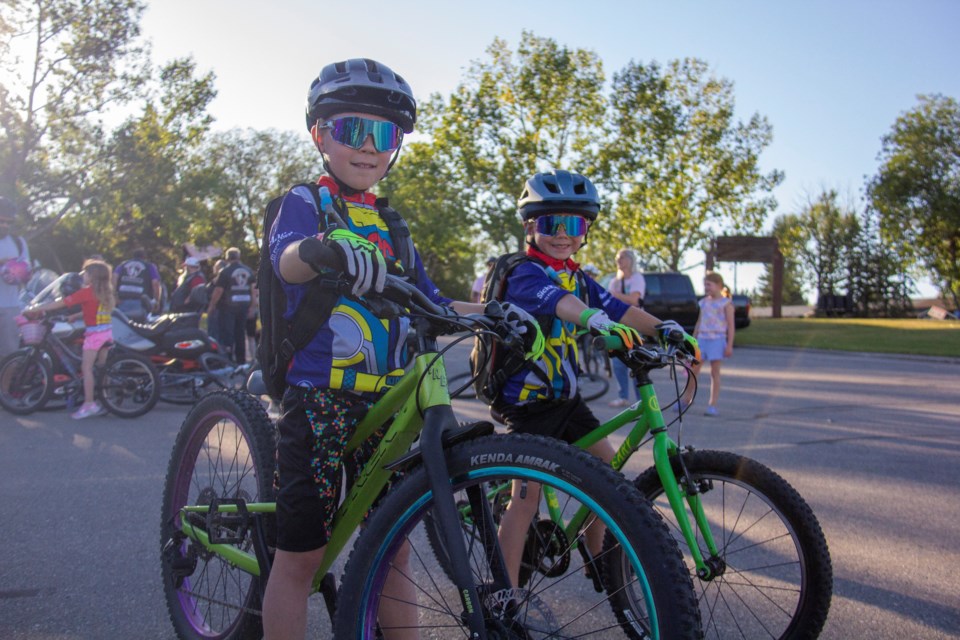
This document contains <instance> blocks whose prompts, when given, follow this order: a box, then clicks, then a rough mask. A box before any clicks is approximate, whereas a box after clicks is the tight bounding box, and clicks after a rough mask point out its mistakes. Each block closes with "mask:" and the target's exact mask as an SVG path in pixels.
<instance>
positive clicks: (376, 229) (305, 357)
mask: <svg viewBox="0 0 960 640" xmlns="http://www.w3.org/2000/svg"><path fill="white" fill-rule="evenodd" d="M319 184H320V186H321V187H328V188H329V189H330V193H331V194H333V195H334V196H335V197H336V195H337V193H338V189H337V186H336V183H334V182H333V180H331V179H330V178H327V177H323V178H321V179H320V181H319ZM344 202H345V204H346V209H347V211H346V214H347V215H346V216H345V218H346V222H347V224H348V225H349V226H350V229H351V230H352V231H353V232H354V233H356V234H357V235H360V236H362V237H364V238H366V239H368V240H370V241H371V242H373V243H374V244H376V245H377V247H379V249H380V251H381V252H382V253H383V255H384V257H385V258H386V259H387V261H388V262H390V261H391V260H392V259H393V257H394V251H393V244H392V242H391V239H390V233H389V231H388V230H387V223H386V222H384V220H383V218H382V217H381V216H380V214H379V212H378V211H377V207H376V205H375V197H374V196H373V195H372V194H369V193H364V194H358V195H357V196H348V197H345V198H344ZM319 228H320V214H319V212H318V211H317V207H316V204H315V203H314V199H313V195H312V194H311V192H310V190H309V189H308V188H307V187H304V186H298V187H294V188H293V189H291V190H290V191H289V192H288V193H287V195H286V196H284V199H283V202H282V204H281V205H280V212H279V214H278V215H277V219H276V221H275V222H274V225H273V228H272V229H271V231H270V260H271V262H272V263H273V269H274V272H275V273H277V274H278V275H279V273H280V264H279V263H280V256H281V254H282V253H283V250H284V249H285V248H286V247H287V245H289V244H290V243H291V242H296V241H298V240H302V239H304V238H306V237H311V236H315V235H316V234H317V232H318V230H319ZM414 256H415V259H416V265H415V268H416V270H417V288H419V289H420V290H421V291H423V292H424V293H425V294H426V295H427V296H428V297H429V298H430V299H431V300H432V301H434V302H435V303H438V304H446V303H449V302H450V299H449V298H444V297H442V296H440V292H439V290H438V289H437V287H436V286H435V285H434V284H433V282H431V280H430V278H429V277H427V274H426V272H425V271H424V269H423V262H422V261H421V260H420V255H419V254H417V253H416V252H414ZM281 281H282V282H283V288H284V291H285V292H286V294H287V313H286V316H285V317H286V318H287V319H290V318H292V317H293V313H294V311H295V310H296V308H297V306H298V305H299V304H300V302H301V300H302V299H303V296H304V294H305V293H306V291H307V290H308V284H309V283H302V284H290V283H287V282H285V281H283V278H282V277H281ZM409 328H410V323H409V320H408V319H407V318H403V317H401V318H394V319H390V320H382V319H380V318H377V317H376V316H375V315H374V314H373V312H371V311H370V310H369V309H368V308H367V307H366V306H365V305H364V304H362V302H358V301H356V300H351V299H349V298H347V297H346V296H341V297H340V298H339V299H338V300H337V303H336V305H335V306H334V309H333V313H332V314H331V316H330V319H329V320H327V321H326V322H325V323H324V324H323V325H322V326H321V327H320V330H319V331H318V332H317V335H316V336H314V338H313V340H312V341H311V342H310V344H308V345H307V346H306V347H305V348H304V349H302V350H300V351H298V352H297V353H295V354H294V356H293V360H292V362H291V363H290V368H289V369H288V370H287V383H288V384H289V385H290V386H300V387H316V388H329V389H349V390H353V391H356V392H358V393H364V392H380V391H383V390H384V389H386V388H387V387H389V386H391V385H392V384H394V383H395V382H396V381H397V380H398V379H399V377H400V376H402V375H403V373H404V371H403V367H404V366H405V365H406V360H407V351H406V348H405V343H406V339H407V334H408V332H409Z"/></svg>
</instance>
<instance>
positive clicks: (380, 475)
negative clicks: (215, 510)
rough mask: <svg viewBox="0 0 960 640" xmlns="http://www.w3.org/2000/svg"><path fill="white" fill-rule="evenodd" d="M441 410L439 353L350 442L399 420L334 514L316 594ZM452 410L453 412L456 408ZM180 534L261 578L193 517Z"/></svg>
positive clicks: (251, 507) (264, 506)
mask: <svg viewBox="0 0 960 640" xmlns="http://www.w3.org/2000/svg"><path fill="white" fill-rule="evenodd" d="M421 380H422V383H421ZM439 406H447V407H450V395H449V393H448V389H447V382H446V370H445V368H444V366H443V360H442V358H439V357H437V354H436V353H423V354H420V355H418V356H417V357H416V359H415V360H414V363H413V367H412V368H411V369H410V370H408V371H407V372H406V374H404V375H403V377H401V378H400V380H399V381H398V382H397V383H396V384H395V385H394V386H393V387H391V388H390V389H389V390H388V391H387V392H386V393H385V394H384V396H383V397H382V398H380V400H378V401H377V403H376V404H374V405H373V407H371V408H370V411H369V412H368V413H367V414H366V416H365V417H364V418H363V420H362V421H361V422H360V424H359V425H358V426H357V430H356V432H355V433H354V435H353V438H352V439H351V440H350V442H349V443H347V451H348V452H349V451H353V450H354V449H356V448H357V446H359V445H360V443H362V442H363V441H364V440H366V439H367V438H368V437H369V436H370V435H371V434H372V433H373V432H374V431H375V430H376V429H377V428H378V427H380V426H381V425H383V424H385V423H386V422H387V421H388V420H389V419H390V418H391V417H393V418H394V419H393V422H392V424H391V425H390V428H389V429H388V430H387V432H386V434H385V435H384V437H383V440H382V441H381V443H380V445H379V446H378V447H377V449H376V451H375V452H374V454H373V456H372V457H371V458H370V461H369V462H368V463H367V464H366V465H365V466H364V468H363V471H362V472H361V474H360V476H359V478H358V479H357V481H356V482H355V483H354V484H353V486H352V487H351V489H350V491H349V492H348V493H347V495H346V498H345V499H344V501H343V502H342V504H341V505H340V508H339V509H337V512H336V514H335V515H334V518H333V526H332V532H331V536H330V541H329V543H328V544H327V548H326V552H325V553H324V557H323V562H322V564H321V565H320V569H319V570H318V572H317V574H316V576H315V578H314V582H313V586H314V590H315V591H317V590H319V588H320V582H321V580H322V578H323V576H324V575H326V573H327V572H328V571H329V570H330V567H331V566H332V565H333V563H334V562H335V561H336V559H337V556H339V554H340V552H341V551H343V548H344V547H345V546H346V544H347V543H348V542H349V540H350V536H351V535H352V534H353V532H354V531H356V530H357V528H358V527H359V526H360V523H361V522H362V520H363V518H364V516H365V515H366V513H367V512H368V511H369V510H370V507H371V506H372V505H373V503H374V501H375V500H376V499H377V497H378V496H379V495H380V493H381V491H382V490H383V489H384V487H386V485H387V482H388V481H389V479H390V476H391V475H393V470H392V469H391V468H390V464H391V463H392V462H394V461H395V460H397V459H399V458H400V457H402V456H404V455H406V454H407V453H408V452H409V450H410V445H411V444H412V443H413V441H414V440H415V439H416V438H417V435H418V434H419V433H420V431H421V429H422V427H423V415H422V412H423V411H424V410H426V409H428V408H430V407H439ZM450 410H451V412H452V408H451V409H450ZM276 507H277V505H276V503H274V502H251V503H248V504H247V505H246V510H247V511H248V512H250V513H274V512H275V511H276ZM208 511H209V506H207V505H188V506H185V507H183V512H184V513H185V514H187V513H198V514H203V515H206V514H207V512H208ZM237 511H238V508H237V506H236V505H231V504H223V505H220V507H219V512H220V513H237ZM181 530H182V531H183V533H184V534H186V536H187V537H189V538H192V539H193V540H196V541H197V542H199V543H200V544H201V545H203V546H204V547H206V548H208V549H210V550H211V551H213V552H214V553H216V554H218V555H220V556H222V557H223V558H225V559H226V560H227V561H229V562H231V563H232V564H234V565H236V566H237V567H239V568H240V569H241V570H243V571H245V572H247V573H250V574H252V575H255V576H260V564H259V562H258V561H257V557H256V555H255V554H253V553H250V552H247V551H244V550H242V549H240V548H238V547H237V546H235V545H231V544H211V543H210V537H209V536H208V535H207V532H206V531H204V530H203V529H201V528H198V527H195V526H193V525H192V524H191V523H190V522H189V519H188V518H181Z"/></svg>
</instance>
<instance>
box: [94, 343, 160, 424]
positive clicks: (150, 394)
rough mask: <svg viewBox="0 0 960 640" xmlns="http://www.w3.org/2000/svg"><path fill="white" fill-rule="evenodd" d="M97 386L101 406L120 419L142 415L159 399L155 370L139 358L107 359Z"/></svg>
mask: <svg viewBox="0 0 960 640" xmlns="http://www.w3.org/2000/svg"><path fill="white" fill-rule="evenodd" d="M99 386H100V388H99V394H100V400H101V401H102V402H103V405H104V407H106V409H107V410H108V411H109V412H110V413H112V414H114V415H116V416H120V417H121V418H136V417H138V416H142V415H143V414H145V413H146V412H147V411H150V409H152V408H153V407H154V405H156V404H157V400H159V399H160V383H159V378H158V376H157V371H156V369H154V368H153V365H152V364H150V362H149V361H148V360H146V359H143V358H141V357H139V356H132V355H121V356H118V357H114V358H111V359H110V360H108V361H107V365H106V367H105V368H104V371H103V375H102V376H101V377H100V385H99Z"/></svg>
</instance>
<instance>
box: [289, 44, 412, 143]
mask: <svg viewBox="0 0 960 640" xmlns="http://www.w3.org/2000/svg"><path fill="white" fill-rule="evenodd" d="M306 111H307V130H308V131H309V130H311V129H312V128H313V125H314V124H316V122H317V121H318V120H321V121H322V120H325V119H327V118H329V117H330V116H332V115H334V114H337V113H343V112H347V111H359V112H364V113H372V114H374V115H378V116H382V117H384V118H386V119H387V120H390V121H391V122H394V123H396V124H397V125H399V126H400V128H401V129H403V131H404V133H410V132H412V131H413V125H414V123H416V121H417V101H416V100H415V99H414V98H413V91H412V90H411V89H410V85H408V84H407V81H406V80H404V79H403V78H401V77H400V76H399V75H398V74H397V73H396V72H394V71H393V70H392V69H390V67H388V66H387V65H385V64H380V63H379V62H376V61H375V60H370V59H368V58H352V59H350V60H344V61H342V62H334V63H333V64H328V65H327V66H325V67H324V68H323V69H322V70H321V71H320V75H319V76H318V77H317V78H316V79H315V80H314V81H313V83H312V84H311V85H310V92H309V93H308V94H307V109H306Z"/></svg>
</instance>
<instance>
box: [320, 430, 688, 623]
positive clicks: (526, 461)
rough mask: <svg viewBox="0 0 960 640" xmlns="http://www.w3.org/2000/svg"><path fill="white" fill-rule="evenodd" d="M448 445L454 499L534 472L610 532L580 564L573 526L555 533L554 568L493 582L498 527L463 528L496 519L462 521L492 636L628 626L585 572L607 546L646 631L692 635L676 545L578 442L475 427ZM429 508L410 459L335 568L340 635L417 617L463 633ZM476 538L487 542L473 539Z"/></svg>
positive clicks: (480, 495) (423, 479) (567, 504)
mask: <svg viewBox="0 0 960 640" xmlns="http://www.w3.org/2000/svg"><path fill="white" fill-rule="evenodd" d="M447 453H448V459H447V464H448V465H449V469H450V476H451V489H452V490H453V492H454V499H455V500H456V501H457V502H461V501H468V502H469V501H470V500H471V499H473V500H474V504H477V502H476V501H477V500H483V499H487V496H488V495H489V489H490V486H491V485H493V486H499V485H501V484H502V483H504V482H513V481H520V482H524V483H528V482H529V483H532V482H536V483H539V484H541V485H544V486H549V487H552V488H553V490H554V491H555V492H556V498H557V500H556V502H555V503H554V504H555V505H556V506H557V507H558V508H559V509H560V510H561V511H562V513H563V514H564V515H565V516H566V517H569V516H571V515H572V514H573V513H574V512H575V511H576V510H577V509H578V508H579V507H581V506H585V507H586V508H587V509H588V511H589V515H588V519H587V521H586V523H585V524H587V525H589V524H591V523H593V522H597V521H599V522H601V523H602V524H603V525H604V526H605V527H606V528H607V531H608V534H607V535H608V537H609V538H610V539H611V540H613V541H615V543H616V544H614V545H611V548H610V549H609V550H608V551H607V552H606V555H599V554H598V556H597V557H595V559H594V561H593V563H592V564H589V565H588V564H587V561H586V560H584V559H583V558H585V557H586V556H581V554H580V553H579V552H578V548H579V547H582V546H584V544H585V541H584V539H583V537H582V536H581V534H579V533H574V534H572V535H570V536H569V537H567V535H566V534H564V533H562V532H557V533H556V535H555V536H554V542H555V544H554V545H553V551H554V552H555V553H556V554H558V555H562V556H564V557H565V558H566V562H565V564H564V566H563V570H556V571H554V570H551V571H548V572H547V573H544V574H536V575H534V576H531V578H530V579H529V580H528V582H527V583H526V586H525V588H510V589H501V590H496V591H495V590H494V588H493V587H492V585H493V583H494V577H495V576H496V575H497V573H498V572H497V569H496V568H495V567H496V566H497V564H498V563H497V560H496V558H497V557H498V555H499V553H500V551H499V543H498V541H497V540H496V537H495V536H494V538H493V540H490V539H489V537H488V536H485V535H484V534H483V533H481V532H478V531H471V530H469V529H470V528H471V527H476V528H477V529H481V530H486V531H490V530H494V531H495V530H496V528H495V526H493V525H492V522H483V521H484V517H472V518H470V521H469V522H467V521H464V523H463V526H464V531H463V535H464V541H465V543H466V545H467V555H468V558H467V560H468V564H469V565H470V569H471V574H472V576H473V581H474V586H475V587H476V588H477V591H478V593H479V595H480V603H479V604H480V606H481V607H482V610H483V617H484V619H485V621H486V629H487V634H488V636H489V637H498V638H499V637H502V638H530V639H540V638H574V637H584V636H590V637H603V638H615V637H626V636H625V635H624V631H623V630H622V629H621V628H620V625H619V624H618V622H617V620H616V619H615V616H614V613H613V610H612V608H611V606H610V604H611V603H610V596H609V595H608V594H607V593H605V592H599V593H598V592H596V591H595V589H594V587H593V584H594V583H593V581H592V580H591V579H589V578H588V577H586V572H587V570H588V566H589V567H590V568H591V569H596V570H597V571H599V573H600V574H601V575H605V573H606V572H607V571H609V570H611V568H612V567H608V566H607V565H608V563H609V559H611V558H613V557H619V556H617V554H614V552H613V549H617V550H619V551H620V552H621V553H620V555H622V556H623V557H626V558H628V561H627V562H628V564H629V565H630V566H631V568H632V570H633V572H634V573H633V576H634V577H635V579H634V581H633V582H632V583H631V587H633V588H634V590H635V591H636V592H637V593H642V594H643V597H642V598H641V599H642V601H643V603H644V614H645V620H646V624H647V625H648V629H649V635H648V637H649V638H699V637H700V621H699V615H698V612H697V609H696V601H695V599H694V596H693V592H692V586H691V582H690V578H689V575H688V574H687V572H686V570H685V568H684V566H683V562H682V558H681V557H680V554H679V551H678V549H677V545H676V543H675V542H674V541H673V540H672V539H671V538H670V534H669V531H668V530H667V529H666V526H665V524H664V523H663V521H662V520H661V519H660V518H659V517H657V516H656V514H655V513H653V511H652V509H651V507H650V505H649V503H648V502H647V501H646V500H644V499H643V498H642V496H641V495H640V494H639V493H638V492H637V491H635V490H634V488H633V487H631V485H630V484H629V483H628V482H625V481H624V479H623V477H622V476H621V475H620V474H618V473H616V472H614V471H613V470H612V469H611V468H610V467H609V466H607V465H604V464H603V463H602V462H601V461H600V460H598V459H596V458H594V457H592V456H590V455H588V454H586V453H585V452H583V451H580V450H577V449H574V448H572V447H570V446H569V445H566V444H564V443H562V442H559V441H557V440H552V439H545V438H540V437H535V436H516V435H497V436H490V437H483V438H478V439H475V440H472V441H468V442H464V443H462V444H459V445H457V446H455V447H453V448H452V449H450V450H449V451H448V452H447ZM494 494H496V492H494ZM432 507H433V494H432V492H431V490H430V487H429V483H428V481H427V476H426V471H425V470H424V469H423V468H422V467H419V468H416V469H414V470H413V471H411V472H410V473H409V475H407V476H406V477H405V478H404V479H403V480H402V481H401V482H400V483H398V484H397V486H396V487H395V488H394V489H393V490H392V491H391V492H390V493H389V494H388V495H387V496H386V497H385V498H384V501H383V503H382V505H381V506H380V507H379V508H377V509H376V511H375V512H374V513H373V515H372V516H371V517H370V520H369V522H368V525H367V527H366V528H365V529H364V530H363V531H362V532H361V534H360V536H359V537H358V539H357V542H356V544H355V546H354V549H353V551H352V553H351V554H350V559H349V560H348V562H347V565H346V568H345V570H344V579H343V583H342V585H341V588H340V597H339V598H338V604H337V610H336V618H335V629H336V634H337V637H338V638H372V637H375V633H376V632H377V627H378V623H379V627H380V629H381V630H382V631H384V632H386V631H388V630H389V629H390V628H391V626H392V625H393V624H397V625H400V624H416V625H418V626H419V627H420V629H421V630H422V631H421V634H422V635H424V636H429V637H444V638H452V637H469V630H468V629H467V628H466V627H465V626H464V619H465V616H464V615H463V611H462V609H463V605H462V603H461V600H460V597H459V595H458V593H459V590H458V588H457V586H456V585H455V584H453V583H452V582H451V580H450V578H449V577H447V574H446V572H445V571H444V569H443V567H442V562H441V561H438V558H436V557H434V554H433V553H431V552H430V548H431V547H430V545H428V544H425V541H426V539H427V531H428V530H429V527H431V526H433V522H432V520H431V518H430V517H429V514H430V513H431V510H432ZM481 511H483V510H481ZM544 511H545V509H544ZM487 515H490V514H489V512H488V514H487ZM493 518H495V515H494V516H491V518H489V519H490V520H492V519H493ZM585 528H586V527H581V528H580V531H583V530H584V529H585ZM482 538H486V539H487V542H488V543H489V544H479V543H477V542H476V541H477V540H480V539H482ZM616 545H619V546H616ZM491 558H493V560H491ZM554 566H556V565H554ZM395 568H396V569H395ZM501 577H502V576H501ZM385 586H386V587H387V593H384V589H385ZM430 634H434V635H430Z"/></svg>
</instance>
